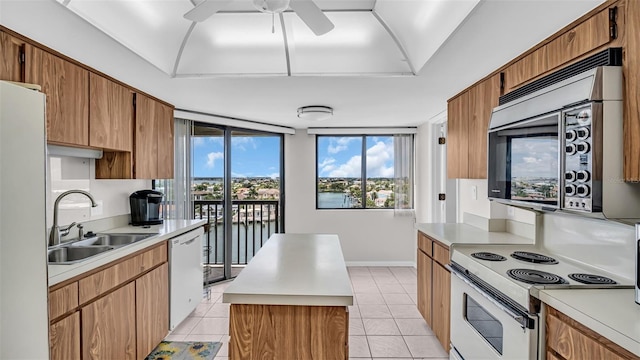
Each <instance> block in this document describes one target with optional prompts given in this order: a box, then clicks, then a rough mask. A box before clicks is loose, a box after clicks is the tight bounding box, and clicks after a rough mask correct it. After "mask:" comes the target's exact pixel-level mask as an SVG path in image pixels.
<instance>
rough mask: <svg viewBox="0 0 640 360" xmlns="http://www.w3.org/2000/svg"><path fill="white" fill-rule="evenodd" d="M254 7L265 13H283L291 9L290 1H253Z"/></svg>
mask: <svg viewBox="0 0 640 360" xmlns="http://www.w3.org/2000/svg"><path fill="white" fill-rule="evenodd" d="M253 6H254V7H255V8H256V9H258V10H260V11H261V12H264V13H270V14H275V13H281V12H283V11H285V10H287V8H288V7H289V0H253Z"/></svg>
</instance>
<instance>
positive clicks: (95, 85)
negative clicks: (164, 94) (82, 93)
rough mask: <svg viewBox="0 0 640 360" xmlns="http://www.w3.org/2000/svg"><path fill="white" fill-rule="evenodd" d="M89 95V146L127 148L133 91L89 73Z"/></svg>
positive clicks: (131, 125) (125, 149)
mask: <svg viewBox="0 0 640 360" xmlns="http://www.w3.org/2000/svg"><path fill="white" fill-rule="evenodd" d="M89 96H90V101H89V128H90V129H91V131H90V134H89V145H90V146H93V147H101V148H105V149H109V150H119V151H131V150H132V149H133V93H132V92H131V91H130V90H129V89H127V88H126V87H124V86H122V85H120V84H117V83H115V82H113V81H111V80H109V79H106V78H103V77H101V76H99V75H96V74H94V73H90V74H89Z"/></svg>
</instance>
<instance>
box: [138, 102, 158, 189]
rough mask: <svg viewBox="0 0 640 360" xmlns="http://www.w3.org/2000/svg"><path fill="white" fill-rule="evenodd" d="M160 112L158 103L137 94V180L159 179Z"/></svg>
mask: <svg viewBox="0 0 640 360" xmlns="http://www.w3.org/2000/svg"><path fill="white" fill-rule="evenodd" d="M158 110H160V109H159V108H158V106H156V101H154V100H152V99H150V98H148V97H146V96H144V95H142V94H136V134H135V139H136V146H135V156H134V158H135V160H134V164H135V165H134V166H135V177H136V179H156V178H157V177H158V125H159V122H158V120H159V115H160V112H159V111H158Z"/></svg>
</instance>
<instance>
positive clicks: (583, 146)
mask: <svg viewBox="0 0 640 360" xmlns="http://www.w3.org/2000/svg"><path fill="white" fill-rule="evenodd" d="M576 148H577V150H578V152H579V153H580V154H586V153H588V152H589V150H591V146H589V143H587V142H581V143H578V145H577V146H576Z"/></svg>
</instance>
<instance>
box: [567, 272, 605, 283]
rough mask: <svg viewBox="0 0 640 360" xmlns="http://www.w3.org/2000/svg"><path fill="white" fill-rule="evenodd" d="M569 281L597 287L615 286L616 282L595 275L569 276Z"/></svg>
mask: <svg viewBox="0 0 640 360" xmlns="http://www.w3.org/2000/svg"><path fill="white" fill-rule="evenodd" d="M568 276H569V279H571V280H574V281H577V282H581V283H583V284H596V285H615V284H617V282H616V281H614V280H612V279H609V278H608V277H604V276H600V275H593V274H569V275H568Z"/></svg>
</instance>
